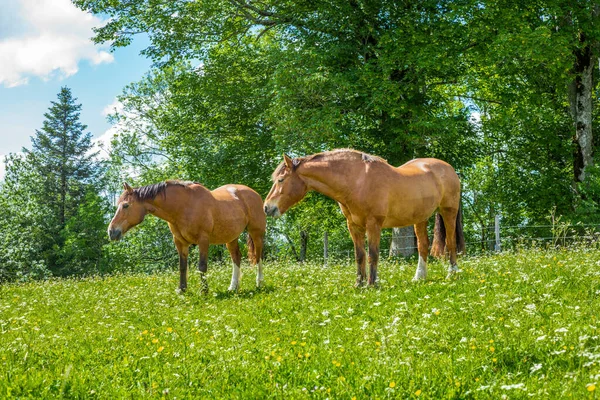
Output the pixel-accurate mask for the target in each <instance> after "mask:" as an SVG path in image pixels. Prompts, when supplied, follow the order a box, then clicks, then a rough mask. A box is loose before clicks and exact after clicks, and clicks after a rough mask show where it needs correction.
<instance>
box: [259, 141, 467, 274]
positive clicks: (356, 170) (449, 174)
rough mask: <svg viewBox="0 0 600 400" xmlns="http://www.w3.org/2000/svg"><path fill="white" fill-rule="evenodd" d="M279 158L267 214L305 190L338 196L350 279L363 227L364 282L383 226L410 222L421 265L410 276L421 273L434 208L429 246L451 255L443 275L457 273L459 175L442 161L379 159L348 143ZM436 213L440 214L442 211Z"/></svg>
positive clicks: (298, 197)
mask: <svg viewBox="0 0 600 400" xmlns="http://www.w3.org/2000/svg"><path fill="white" fill-rule="evenodd" d="M283 157H284V160H283V162H282V163H281V164H279V166H278V167H277V169H276V170H275V172H273V175H272V178H273V182H274V184H273V187H272V188H271V191H270V192H269V195H268V196H267V198H266V199H265V212H266V213H267V215H270V216H274V217H278V216H280V215H281V214H283V213H284V212H286V210H287V209H288V208H290V207H292V206H293V205H294V204H296V203H298V202H299V201H300V200H302V198H304V196H305V195H306V193H307V192H308V191H309V190H315V191H317V192H319V193H322V194H324V195H325V196H328V197H330V198H332V199H334V200H335V201H337V202H338V204H339V206H340V208H341V209H342V213H343V214H344V216H345V217H346V220H347V223H348V229H349V230H350V236H352V241H353V242H354V254H355V257H356V264H357V267H358V271H357V279H356V285H357V286H360V285H362V284H363V281H364V279H365V276H366V268H365V258H366V257H365V233H366V234H367V237H368V239H369V264H370V267H371V270H370V274H369V284H370V285H374V284H375V282H376V280H377V262H378V260H379V240H380V237H381V229H382V228H392V227H402V226H408V225H414V228H415V234H416V236H417V246H418V249H419V264H418V266H417V271H416V273H415V277H414V280H420V279H425V278H426V276H427V264H426V261H427V250H428V247H429V238H428V236H427V220H428V219H429V217H430V216H431V215H432V214H433V213H434V212H435V211H436V210H437V211H438V212H439V214H438V217H437V220H436V229H435V235H434V239H433V241H434V243H433V246H432V249H431V252H432V254H433V255H434V256H441V255H443V254H444V252H445V250H446V249H447V250H448V253H449V255H450V266H449V268H448V276H451V275H452V274H454V273H456V272H457V271H458V267H457V265H456V253H457V250H458V251H462V250H464V238H463V233H462V219H461V214H460V180H459V179H458V176H457V175H456V172H455V171H454V168H452V167H451V166H450V165H449V164H448V163H446V162H444V161H441V160H436V159H435V158H418V159H415V160H412V161H409V162H407V163H406V164H404V165H402V166H400V167H397V168H396V167H393V166H391V165H389V164H388V163H387V161H385V160H384V159H382V158H379V157H376V156H372V155H369V154H365V153H361V152H359V151H355V150H350V149H340V150H333V151H326V152H323V153H319V154H313V155H311V156H306V157H301V158H296V159H293V160H292V159H291V158H289V157H288V156H286V155H284V156H283ZM440 215H441V216H440Z"/></svg>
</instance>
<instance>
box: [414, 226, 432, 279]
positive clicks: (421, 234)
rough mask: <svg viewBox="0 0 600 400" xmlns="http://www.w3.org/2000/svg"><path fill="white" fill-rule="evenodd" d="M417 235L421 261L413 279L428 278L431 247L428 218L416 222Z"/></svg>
mask: <svg viewBox="0 0 600 400" xmlns="http://www.w3.org/2000/svg"><path fill="white" fill-rule="evenodd" d="M415 235H416V236H417V248H418V249H419V263H418V264H417V271H416V272H415V277H414V278H413V281H419V280H425V279H427V250H428V248H429V237H428V236H427V220H425V221H423V222H419V223H418V224H415Z"/></svg>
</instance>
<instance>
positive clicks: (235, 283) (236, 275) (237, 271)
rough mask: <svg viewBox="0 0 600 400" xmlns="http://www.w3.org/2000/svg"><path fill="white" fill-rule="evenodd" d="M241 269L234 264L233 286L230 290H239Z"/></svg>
mask: <svg viewBox="0 0 600 400" xmlns="http://www.w3.org/2000/svg"><path fill="white" fill-rule="evenodd" d="M240 274H241V272H240V267H239V266H238V265H236V264H235V263H233V270H232V272H231V285H229V290H238V287H239V286H240Z"/></svg>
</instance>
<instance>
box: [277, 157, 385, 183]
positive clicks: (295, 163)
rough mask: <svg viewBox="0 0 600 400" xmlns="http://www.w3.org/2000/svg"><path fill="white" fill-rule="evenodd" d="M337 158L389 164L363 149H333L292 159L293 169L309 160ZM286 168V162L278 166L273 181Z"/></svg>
mask: <svg viewBox="0 0 600 400" xmlns="http://www.w3.org/2000/svg"><path fill="white" fill-rule="evenodd" d="M337 160H351V161H352V160H355V161H362V162H365V163H384V164H387V161H386V160H384V159H383V158H381V157H378V156H374V155H371V154H367V153H364V152H362V151H357V150H354V149H335V150H331V151H324V152H322V153H316V154H312V155H309V156H304V157H298V158H294V159H293V160H292V168H293V169H292V170H293V171H295V170H296V169H297V168H298V167H299V166H300V165H301V164H303V163H306V162H309V161H337ZM285 169H286V165H285V162H281V163H280V164H279V165H278V166H277V168H276V169H275V171H274V172H273V175H272V176H271V178H272V179H273V181H275V179H276V178H277V176H279V175H280V174H282V173H283V171H285Z"/></svg>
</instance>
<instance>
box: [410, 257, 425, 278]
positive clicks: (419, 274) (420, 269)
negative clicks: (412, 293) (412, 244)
mask: <svg viewBox="0 0 600 400" xmlns="http://www.w3.org/2000/svg"><path fill="white" fill-rule="evenodd" d="M426 278H427V263H426V262H425V260H423V257H421V256H419V264H418V265H417V272H416V273H415V277H414V278H413V281H419V280H424V279H426Z"/></svg>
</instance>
